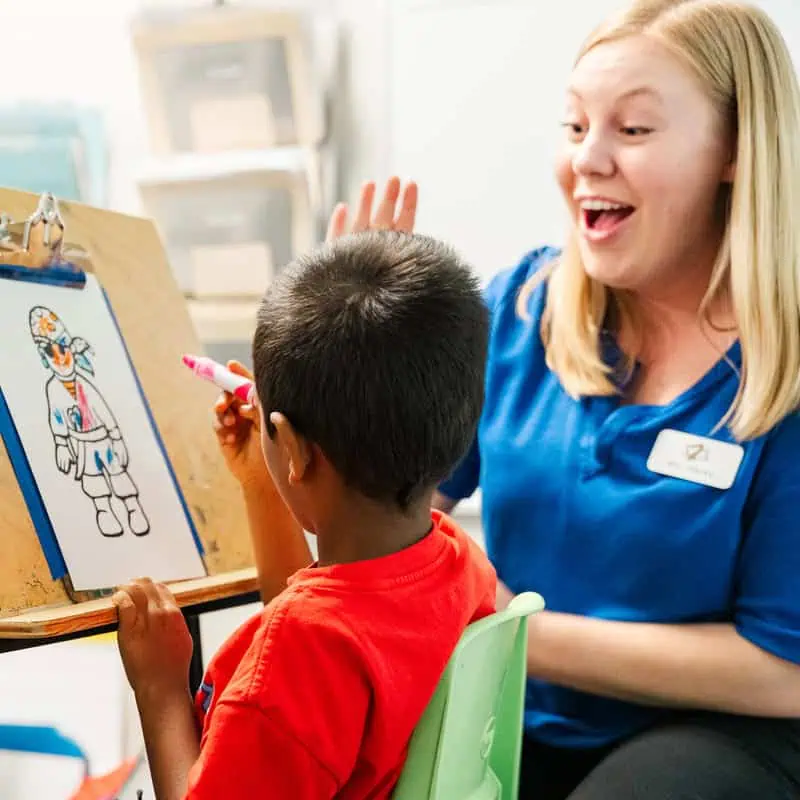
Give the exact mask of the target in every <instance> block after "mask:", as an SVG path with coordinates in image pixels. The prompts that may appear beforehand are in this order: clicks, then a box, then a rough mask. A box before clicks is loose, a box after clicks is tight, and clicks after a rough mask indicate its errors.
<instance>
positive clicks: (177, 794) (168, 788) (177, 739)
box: [136, 690, 200, 800]
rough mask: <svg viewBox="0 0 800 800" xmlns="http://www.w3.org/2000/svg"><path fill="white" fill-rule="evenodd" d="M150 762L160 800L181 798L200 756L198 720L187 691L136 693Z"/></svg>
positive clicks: (157, 795) (154, 786)
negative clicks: (190, 773)
mask: <svg viewBox="0 0 800 800" xmlns="http://www.w3.org/2000/svg"><path fill="white" fill-rule="evenodd" d="M136 706H137V708H138V709H139V718H140V720H141V723H142V734H143V735H144V742H145V748H146V750H147V761H148V766H149V768H150V776H151V778H152V781H153V789H154V790H155V796H156V798H157V800H181V798H183V797H184V796H185V795H186V787H187V786H188V783H189V771H190V770H191V768H192V766H193V765H194V764H195V762H196V761H197V758H198V756H199V755H200V737H199V734H198V731H197V719H196V717H195V713H194V706H193V704H192V699H191V697H190V695H189V693H188V691H182V692H175V693H172V694H165V693H163V692H159V691H156V692H152V693H148V692H147V691H146V690H145V691H140V692H137V694H136Z"/></svg>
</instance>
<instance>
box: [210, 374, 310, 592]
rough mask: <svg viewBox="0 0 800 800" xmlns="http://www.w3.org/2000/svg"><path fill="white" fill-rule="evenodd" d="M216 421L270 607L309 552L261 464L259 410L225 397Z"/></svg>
mask: <svg viewBox="0 0 800 800" xmlns="http://www.w3.org/2000/svg"><path fill="white" fill-rule="evenodd" d="M228 369H230V370H231V371H232V372H234V373H236V374H237V375H243V376H244V377H246V378H249V379H250V380H252V378H253V376H252V374H251V373H250V371H249V370H247V369H246V368H245V367H243V366H242V365H241V364H239V363H238V362H236V361H229V362H228ZM214 417H215V419H214V432H215V433H216V435H217V441H218V442H219V447H220V450H221V452H222V456H223V458H224V459H225V463H226V465H227V467H228V469H229V470H230V471H231V474H232V475H233V476H234V477H235V478H236V480H238V481H239V484H240V485H241V487H242V492H243V494H244V501H245V506H246V508H247V519H248V522H249V526H250V539H251V542H252V546H253V556H254V558H255V563H256V568H257V570H258V578H259V588H260V590H261V599H262V600H263V601H264V603H268V602H269V601H270V600H271V599H272V598H273V597H275V596H276V595H278V594H279V593H280V592H282V591H283V590H284V589H285V588H286V580H287V578H289V576H290V575H292V574H294V573H295V572H297V570H298V569H302V568H303V567H307V566H308V565H309V564H310V563H311V551H310V550H309V549H308V543H307V542H306V538H305V535H304V533H303V529H302V528H301V527H300V525H299V523H298V522H297V520H296V519H295V518H294V516H293V515H292V513H291V512H290V511H289V509H288V508H287V506H286V504H285V503H284V502H283V498H282V497H281V496H280V494H279V493H278V490H277V489H276V488H275V484H274V483H273V482H272V478H271V476H270V474H269V471H268V470H267V465H266V464H265V463H264V455H263V453H262V452H261V441H260V439H261V419H260V415H259V412H258V409H257V408H255V406H253V405H250V404H249V403H242V402H241V401H240V400H238V399H236V398H235V397H234V396H233V395H231V394H229V393H227V392H225V393H223V394H222V395H221V396H220V397H219V398H218V399H217V402H216V404H215V405H214Z"/></svg>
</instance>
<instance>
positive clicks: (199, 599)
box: [0, 568, 258, 644]
mask: <svg viewBox="0 0 800 800" xmlns="http://www.w3.org/2000/svg"><path fill="white" fill-rule="evenodd" d="M169 588H170V591H171V592H172V593H173V594H174V595H175V600H176V601H177V603H178V605H179V606H180V607H181V608H183V609H189V608H191V607H192V606H197V605H199V604H204V605H205V604H209V603H214V602H217V601H222V600H226V599H229V598H234V597H236V598H240V597H241V596H242V595H250V594H252V593H256V592H258V576H257V575H256V570H255V569H254V568H249V569H241V570H237V571H234V572H228V573H225V574H223V575H212V576H210V577H206V578H196V579H194V580H190V581H181V582H178V583H173V584H170V585H169ZM116 623H117V611H116V609H115V608H114V606H113V605H112V604H111V598H110V597H104V598H101V599H99V600H87V601H85V602H83V603H75V604H74V605H65V606H46V607H40V608H36V609H32V610H31V611H26V612H24V613H22V614H18V615H16V616H13V617H5V618H4V619H0V640H4V639H44V640H47V639H53V638H58V637H62V636H69V635H71V634H79V633H85V634H87V635H90V634H92V633H93V632H96V631H97V630H98V629H102V628H106V627H107V626H114V627H116ZM44 643H46V641H45V642H43V644H44Z"/></svg>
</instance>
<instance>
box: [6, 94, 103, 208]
mask: <svg viewBox="0 0 800 800" xmlns="http://www.w3.org/2000/svg"><path fill="white" fill-rule="evenodd" d="M0 185H2V186H7V187H9V188H13V189H23V190H25V191H29V192H35V193H37V194H41V193H42V192H52V193H53V194H54V195H55V196H56V197H59V198H61V199H64V200H76V201H79V202H83V203H89V204H91V205H94V206H100V207H103V206H105V205H107V194H108V143H107V139H106V131H105V124H104V121H103V118H102V115H101V113H100V111H99V110H97V109H93V108H82V107H79V106H74V105H68V104H53V105H36V104H27V103H25V104H18V105H13V106H0Z"/></svg>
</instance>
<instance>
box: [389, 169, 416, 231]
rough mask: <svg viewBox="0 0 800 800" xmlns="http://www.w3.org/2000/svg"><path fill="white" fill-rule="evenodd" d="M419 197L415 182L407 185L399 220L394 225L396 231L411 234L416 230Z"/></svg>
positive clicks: (398, 216)
mask: <svg viewBox="0 0 800 800" xmlns="http://www.w3.org/2000/svg"><path fill="white" fill-rule="evenodd" d="M418 197H419V191H418V189H417V184H416V183H414V181H411V182H410V183H408V184H406V188H405V189H404V190H403V199H402V202H401V203H400V213H399V214H398V215H397V219H396V220H395V223H394V229H395V230H396V231H402V232H403V233H411V232H412V231H413V230H414V223H415V221H416V218H417V200H418Z"/></svg>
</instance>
